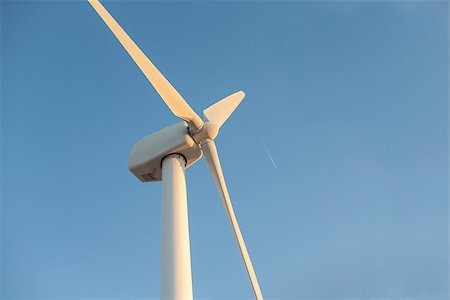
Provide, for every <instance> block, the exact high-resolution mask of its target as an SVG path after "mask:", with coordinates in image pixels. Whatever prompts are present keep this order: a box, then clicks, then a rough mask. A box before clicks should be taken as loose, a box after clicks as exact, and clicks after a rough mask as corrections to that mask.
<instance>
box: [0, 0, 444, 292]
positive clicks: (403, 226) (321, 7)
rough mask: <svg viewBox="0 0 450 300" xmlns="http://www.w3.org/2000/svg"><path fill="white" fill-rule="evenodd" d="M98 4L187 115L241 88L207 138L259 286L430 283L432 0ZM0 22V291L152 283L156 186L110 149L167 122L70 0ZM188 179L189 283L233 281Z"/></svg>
mask: <svg viewBox="0 0 450 300" xmlns="http://www.w3.org/2000/svg"><path fill="white" fill-rule="evenodd" d="M104 5H105V7H106V8H107V9H108V10H109V11H110V12H111V14H112V15H113V16H114V17H115V18H116V19H117V20H118V22H119V23H120V24H121V25H122V26H123V27H124V29H125V30H126V31H127V32H128V33H129V34H130V35H131V36H132V38H133V39H134V40H135V41H136V42H137V43H138V44H139V46H140V47H141V48H142V49H143V50H144V52H145V53H146V54H147V55H148V56H149V57H150V58H151V59H152V60H153V61H154V63H155V64H156V65H157V66H158V67H159V68H160V69H161V71H162V72H163V73H164V74H165V75H166V77H167V78H168V79H169V80H170V81H171V82H172V83H173V84H174V86H175V87H176V88H177V89H178V90H179V91H180V92H181V94H182V95H183V96H184V97H185V98H186V100H187V101H188V102H189V103H190V104H191V106H192V107H193V108H194V109H195V110H196V111H197V112H201V110H202V109H204V108H206V107H208V106H209V105H210V104H212V103H214V102H215V101H217V100H219V99H221V98H223V97H224V96H227V95H228V94H231V93H233V92H235V91H237V90H240V89H243V90H244V91H245V92H246V94H247V96H246V98H245V100H244V102H243V103H242V104H241V106H240V107H239V108H238V110H237V111H236V112H235V114H234V115H233V116H232V117H231V118H230V119H229V120H228V122H227V124H226V125H225V126H224V127H222V130H221V132H220V133H219V136H218V138H217V140H216V143H217V146H218V149H219V153H220V154H221V160H222V165H223V168H224V172H225V177H226V179H227V182H228V186H229V190H230V194H231V198H232V201H233V202H234V206H235V210H236V214H237V216H238V219H239V221H240V224H241V229H242V231H243V234H244V237H245V239H246V242H247V246H248V249H249V251H250V254H251V257H252V260H253V263H254V266H255V269H256V273H257V275H258V277H259V280H260V284H261V288H262V291H263V293H264V295H265V296H266V298H267V299H447V298H448V296H449V295H448V288H449V275H448V267H449V259H448V251H449V249H448V235H449V229H448V215H449V205H448V179H449V178H448V151H449V149H448V138H449V130H448V80H449V78H448V63H449V60H448V59H449V58H448V43H449V39H448V34H449V32H448V25H449V18H448V11H449V10H448V8H449V7H448V2H446V1H376V2H363V1H349V2H332V1H319V2H308V1H303V2H296V1H286V2H276V1H269V2H234V1H233V2H231V1H230V2H204V1H200V2H147V1H136V2H125V1H114V2H104ZM1 25H2V31H1V42H2V47H1V50H2V56H1V58H2V62H1V71H2V82H1V88H2V91H1V92H2V94H1V96H2V97H1V122H2V123H1V127H2V128H1V130H2V131H1V152H2V153H1V155H2V156H1V163H2V165H1V171H2V173H1V188H2V190H1V192H2V197H1V225H2V226H1V259H2V260H1V275H2V276H1V284H2V285H1V288H0V290H1V297H2V299H15V298H21V299H24V298H25V299H138V298H139V299H157V298H158V297H159V255H160V253H159V251H160V209H161V203H160V195H161V184H160V183H147V184H143V183H141V182H139V181H138V180H137V179H136V178H135V177H133V175H132V174H131V173H130V172H129V171H128V170H127V157H128V153H129V151H130V149H131V146H132V145H133V143H134V142H136V141H137V140H138V139H139V138H141V137H143V136H145V135H147V134H150V133H152V132H154V131H157V130H158V129H161V128H163V127H165V126H168V125H171V124H173V123H174V122H177V119H176V118H175V117H174V116H173V115H172V114H171V112H170V111H169V110H168V108H167V107H166V106H165V105H164V104H163V102H162V100H161V99H160V98H159V96H158V95H157V93H156V92H155V91H154V90H153V88H152V87H151V85H150V84H149V83H148V82H147V80H146V79H145V77H144V76H143V75H142V74H141V73H140V71H139V69H138V68H137V67H136V65H135V64H134V62H133V61H132V60H131V58H130V57H129V56H128V54H127V53H126V52H125V51H124V50H123V48H122V46H121V45H120V44H119V42H118V41H117V40H116V38H115V37H114V36H113V34H112V33H111V32H110V31H109V29H108V28H107V27H106V25H105V24H104V23H103V21H102V20H101V19H100V17H99V16H98V15H97V14H96V13H95V11H94V10H93V9H92V8H91V7H90V5H89V4H88V3H87V2H81V1H70V2H59V1H45V2H43V1H3V2H1ZM269 154H270V155H269ZM271 159H273V162H274V163H275V164H276V168H275V166H274V164H273V163H272V160H271ZM187 181H188V197H189V199H188V201H189V217H190V233H191V254H192V271H193V287H194V296H195V297H196V298H197V299H249V298H251V297H252V296H253V295H252V290H251V286H250V282H249V280H248V278H247V274H246V271H245V267H244V264H243V262H242V259H241V256H240V253H239V250H238V247H237V244H236V242H235V240H234V236H233V233H232V230H231V227H230V224H229V221H228V218H227V216H226V213H225V210H224V208H223V204H222V202H221V200H220V198H219V194H218V192H217V190H216V187H215V185H214V182H213V179H212V176H211V175H210V174H209V170H208V168H207V164H206V162H205V161H204V160H202V161H200V162H199V163H197V164H196V165H194V166H192V167H191V168H189V169H188V170H187Z"/></svg>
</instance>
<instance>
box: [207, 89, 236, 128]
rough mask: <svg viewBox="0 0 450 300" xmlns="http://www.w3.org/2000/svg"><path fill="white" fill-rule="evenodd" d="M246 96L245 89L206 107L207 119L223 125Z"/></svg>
mask: <svg viewBox="0 0 450 300" xmlns="http://www.w3.org/2000/svg"><path fill="white" fill-rule="evenodd" d="M244 97H245V93H244V92H243V91H239V92H236V93H234V94H231V95H229V96H227V97H225V98H223V99H222V100H220V101H219V102H216V103H214V104H213V105H211V106H210V107H208V108H207V109H205V110H204V111H203V115H204V116H205V118H206V120H207V121H209V122H213V123H215V124H217V125H219V127H221V126H222V125H223V123H225V121H226V120H227V119H228V118H229V117H230V116H231V114H232V113H233V111H234V110H235V109H236V108H237V107H238V106H239V104H240V103H241V102H242V100H243V99H244Z"/></svg>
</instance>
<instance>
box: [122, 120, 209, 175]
mask: <svg viewBox="0 0 450 300" xmlns="http://www.w3.org/2000/svg"><path fill="white" fill-rule="evenodd" d="M174 153H178V154H181V155H182V156H183V157H184V158H185V160H186V168H187V167H189V166H191V165H192V164H193V163H195V162H196V161H197V160H199V159H200V158H201V157H202V150H201V149H200V146H199V145H198V144H197V143H196V142H195V141H194V140H193V139H192V137H191V136H190V135H189V133H188V125H187V123H186V122H180V123H177V124H174V125H172V126H169V127H166V128H164V129H161V130H159V131H157V132H155V133H153V134H150V135H147V136H146V137H144V138H142V139H140V140H139V141H138V142H137V143H136V144H134V146H133V148H132V149H131V153H130V155H129V157H128V169H129V170H130V171H131V172H132V173H133V174H134V175H135V176H136V177H137V178H138V179H139V180H140V181H142V182H153V181H161V179H162V175H161V173H162V172H161V168H162V161H163V159H164V157H166V156H167V155H169V154H174Z"/></svg>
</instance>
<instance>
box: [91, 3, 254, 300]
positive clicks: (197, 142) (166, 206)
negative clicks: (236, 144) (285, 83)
mask: <svg viewBox="0 0 450 300" xmlns="http://www.w3.org/2000/svg"><path fill="white" fill-rule="evenodd" d="M89 3H90V4H91V5H92V7H93V8H94V9H95V11H96V12H97V13H98V14H99V16H100V17H101V18H102V19H103V21H104V22H105V23H106V25H107V26H108V27H109V29H110V30H111V31H112V33H113V34H114V35H115V36H116V38H117V39H118V40H119V42H120V43H121V44H122V46H123V47H124V48H125V50H126V51H127V52H128V54H129V55H130V56H131V58H132V59H133V60H134V62H135V63H136V65H137V66H138V67H139V68H140V69H141V71H142V73H144V75H145V77H147V79H148V81H150V83H151V84H152V85H153V87H154V88H155V90H156V91H157V92H158V94H159V95H160V96H161V98H162V99H163V100H164V102H165V103H166V105H167V106H168V107H169V109H170V110H171V111H172V113H173V114H174V115H175V116H177V117H178V118H180V119H182V122H180V123H177V124H175V125H172V126H169V127H167V128H164V129H162V130H160V131H158V132H156V133H153V134H151V135H148V136H146V137H144V138H142V139H141V140H139V141H138V142H137V143H136V144H135V145H134V146H133V148H132V150H131V153H130V156H129V158H128V168H129V169H130V171H131V172H132V173H133V174H134V175H135V176H136V177H137V178H138V179H139V180H141V181H142V182H152V181H162V186H163V190H162V216H161V219H162V221H161V223H162V225H161V227H162V238H161V299H183V300H184V299H192V278H191V257H190V246H189V226H188V210H187V195H186V180H185V169H186V168H188V167H190V166H191V165H192V164H194V163H195V162H196V161H198V160H199V159H200V158H201V157H202V155H204V156H205V158H206V160H207V162H208V165H209V168H210V170H211V173H212V175H213V177H214V180H215V182H216V185H217V188H218V190H219V192H220V195H221V197H222V200H223V203H224V205H225V209H226V211H227V213H228V216H229V218H230V222H231V225H232V227H233V231H234V234H235V236H236V240H237V242H238V245H239V249H240V251H241V254H242V258H243V260H244V263H245V267H246V268H247V272H248V275H249V278H250V281H251V284H252V287H253V291H254V293H255V297H256V299H258V300H259V299H263V296H262V293H261V290H260V288H259V284H258V280H257V278H256V274H255V271H254V269H253V266H252V262H251V260H250V256H249V254H248V251H247V247H246V246H245V242H244V238H243V237H242V233H241V230H240V229H239V225H238V222H237V219H236V216H235V214H234V210H233V206H232V204H231V200H230V196H229V194H228V190H227V186H226V184H225V179H224V177H223V173H222V167H221V165H220V161H219V156H218V153H217V149H216V145H215V143H214V139H215V138H216V137H217V134H218V133H219V129H220V127H222V125H223V124H224V123H225V121H226V120H227V119H228V118H229V117H230V115H231V114H232V113H233V111H234V110H235V109H236V107H237V106H238V105H239V104H240V103H241V101H242V100H243V99H244V97H245V94H244V92H243V91H238V92H236V93H234V94H232V95H230V96H228V97H226V98H224V99H222V100H220V101H219V102H217V103H215V104H213V105H211V106H210V107H208V108H207V109H205V110H204V111H203V116H204V118H203V119H202V118H201V117H200V116H198V115H197V114H196V113H195V111H194V110H193V109H192V108H191V107H190V106H189V104H188V103H187V102H186V101H185V100H184V99H183V97H182V96H181V95H180V94H179V93H178V91H177V90H176V89H175V88H174V87H173V86H172V85H171V84H170V82H169V81H168V80H167V79H166V78H165V77H164V75H162V74H161V72H160V71H159V70H158V69H157V68H156V66H155V65H154V64H153V63H152V62H151V61H150V60H149V59H148V57H147V56H146V55H145V54H144V53H143V52H142V51H141V49H139V47H138V46H137V45H136V44H135V43H134V41H133V40H132V39H131V38H130V37H129V36H128V34H127V33H126V32H125V31H124V30H123V29H122V27H120V25H119V24H118V23H117V22H116V20H115V19H114V18H113V17H112V16H111V15H110V14H109V12H108V11H107V10H106V9H105V8H104V7H103V5H102V4H101V3H100V2H99V1H98V0H89Z"/></svg>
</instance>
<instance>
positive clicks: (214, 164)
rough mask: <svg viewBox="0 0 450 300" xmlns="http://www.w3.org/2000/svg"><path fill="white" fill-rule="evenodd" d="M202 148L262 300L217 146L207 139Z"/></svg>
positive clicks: (252, 281) (254, 287) (255, 290)
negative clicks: (232, 203) (229, 193)
mask: <svg viewBox="0 0 450 300" xmlns="http://www.w3.org/2000/svg"><path fill="white" fill-rule="evenodd" d="M202 150H203V154H204V155H205V158H206V160H207V161H208V165H209V169H210V170H211V173H212V174H213V176H214V181H215V182H216V185H217V188H218V189H219V192H220V195H221V196H222V200H223V202H224V205H225V208H226V210H227V213H228V217H229V218H230V221H231V225H232V227H233V231H234V235H235V236H236V240H237V242H238V245H239V249H240V250H241V254H242V258H243V259H244V263H245V267H246V268H247V273H248V276H249V277H250V281H251V283H252V287H253V292H254V293H255V296H256V299H258V300H262V299H263V296H262V293H261V289H260V288H259V284H258V279H257V278H256V274H255V270H254V269H253V265H252V262H251V260H250V256H249V255H248V252H247V247H246V246H245V242H244V238H243V237H242V233H241V230H240V229H239V224H238V222H237V219H236V216H235V214H234V210H233V206H232V205H231V200H230V195H228V190H227V186H226V184H225V179H224V177H223V173H222V167H221V166H220V161H219V155H218V153H217V148H216V145H215V143H214V141H212V140H207V141H206V142H205V143H204V144H202Z"/></svg>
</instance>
